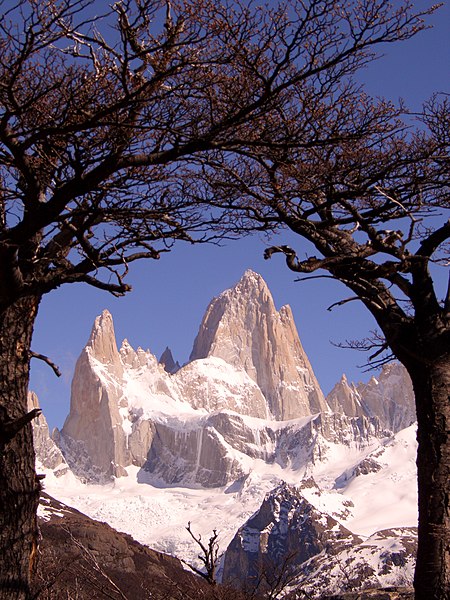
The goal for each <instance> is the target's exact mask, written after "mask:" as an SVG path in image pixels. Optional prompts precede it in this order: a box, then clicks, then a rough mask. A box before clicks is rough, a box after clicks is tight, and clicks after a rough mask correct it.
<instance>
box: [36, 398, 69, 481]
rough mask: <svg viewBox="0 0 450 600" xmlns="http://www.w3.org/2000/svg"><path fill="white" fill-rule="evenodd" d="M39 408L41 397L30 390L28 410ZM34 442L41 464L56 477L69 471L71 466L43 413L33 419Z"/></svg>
mask: <svg viewBox="0 0 450 600" xmlns="http://www.w3.org/2000/svg"><path fill="white" fill-rule="evenodd" d="M33 408H39V399H38V397H37V396H36V394H35V393H34V392H28V410H33ZM32 425H33V443H34V450H35V452H36V456H37V458H38V460H39V462H40V466H42V467H44V468H45V469H50V470H51V471H53V474H54V475H55V476H56V477H60V476H62V475H64V474H65V473H67V471H68V470H69V466H68V464H67V462H66V460H65V458H64V456H63V454H62V452H61V450H60V448H59V447H58V445H57V444H56V443H55V441H54V440H53V439H52V438H51V436H50V432H49V429H48V424H47V420H46V418H45V417H44V415H43V414H42V413H41V414H40V415H39V416H38V417H37V418H35V419H33V422H32Z"/></svg>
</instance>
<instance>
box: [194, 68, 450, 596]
mask: <svg viewBox="0 0 450 600" xmlns="http://www.w3.org/2000/svg"><path fill="white" fill-rule="evenodd" d="M291 100H292V102H293V103H296V102H297V103H299V102H301V103H302V106H303V108H304V114H303V115H302V116H300V117H297V116H296V117H295V118H294V119H289V118H288V117H286V119H285V121H284V123H285V127H286V137H287V139H289V140H290V144H289V145H285V146H283V147H280V148H258V149H252V150H251V151H250V152H248V153H247V156H246V159H245V160H244V159H241V160H240V162H239V163H238V162H236V163H235V164H234V165H230V164H228V165H226V166H224V168H223V172H222V174H221V175H220V176H217V174H215V175H213V176H212V178H211V180H210V181H209V182H208V185H209V186H210V187H209V190H208V192H207V193H205V189H204V188H203V189H202V190H200V183H196V182H192V183H191V193H192V196H193V197H198V198H200V197H203V199H204V200H206V197H207V196H208V197H209V199H210V202H213V203H217V205H220V206H222V207H226V208H227V209H228V210H230V211H233V210H234V211H236V212H240V213H241V214H242V215H243V217H242V218H243V219H245V220H246V226H247V227H249V223H251V222H253V223H254V225H255V229H258V228H260V227H261V226H262V225H268V224H270V226H274V225H275V224H276V225H278V227H279V231H280V233H281V232H283V231H285V230H288V231H289V232H291V233H294V234H296V235H297V236H298V240H299V248H297V249H294V248H292V247H290V246H288V245H282V244H281V245H277V246H271V247H269V248H267V249H266V251H265V258H267V259H270V258H271V257H272V256H273V255H274V254H277V253H278V254H282V255H284V257H285V260H286V263H287V266H288V267H289V269H291V270H292V271H294V272H296V273H299V274H301V277H300V278H299V279H298V281H305V280H312V279H317V278H324V277H326V278H331V279H334V280H337V281H340V282H342V283H343V284H345V286H347V288H349V289H350V290H351V292H352V296H350V297H345V298H344V299H342V300H338V301H336V302H334V303H333V304H332V305H331V307H330V309H331V308H333V307H337V306H341V305H343V304H346V303H348V302H351V301H356V300H358V301H361V302H362V303H363V304H364V305H365V307H366V308H367V309H368V310H369V311H370V312H371V314H372V315H373V317H374V318H375V320H376V322H377V324H378V326H379V329H380V331H379V332H375V334H374V335H373V336H372V337H371V338H366V339H365V340H364V341H362V342H356V343H354V342H353V343H350V344H349V345H350V346H356V347H358V348H359V349H366V350H369V351H371V356H370V363H371V364H380V363H382V362H383V361H385V360H386V359H390V358H392V357H396V358H397V359H398V360H399V361H400V362H401V363H403V365H404V366H405V367H406V369H407V371H408V373H409V375H410V377H411V379H412V383H413V387H414V393H415V400H416V409H417V420H418V434H417V438H418V442H419V446H418V457H417V465H418V489H419V543H418V554H417V567H416V574H415V592H416V598H417V599H418V600H428V599H441V600H443V599H444V598H447V597H448V594H449V593H450V508H449V506H450V500H449V491H450V441H449V435H450V402H449V394H450V391H449V390H450V353H449V350H450V279H449V284H448V286H447V287H446V291H445V289H443V290H442V291H439V290H440V286H441V285H442V280H443V279H444V280H445V279H446V275H447V273H448V267H449V245H448V244H449V242H448V240H449V238H450V218H449V217H450V210H449V209H450V195H449V189H450V188H449V175H450V157H449V143H450V138H449V133H448V132H449V123H450V101H449V97H448V96H445V95H440V96H436V97H434V98H433V99H432V100H431V101H430V102H429V103H427V105H426V106H425V107H424V111H423V115H422V117H421V120H420V122H419V123H417V121H416V125H415V126H414V122H413V121H412V117H410V116H408V115H407V114H406V113H405V114H404V116H403V120H402V119H400V114H399V113H396V111H395V109H394V108H393V107H391V106H390V105H389V104H387V103H385V102H383V101H374V100H372V99H370V98H368V97H366V96H365V95H364V94H363V93H362V91H361V89H360V88H358V86H356V85H355V84H354V83H353V82H352V81H351V79H350V80H349V79H347V78H344V79H343V80H341V79H340V80H339V81H335V82H334V83H333V84H330V86H329V88H328V90H327V92H326V93H325V92H322V93H321V95H320V98H314V96H313V95H311V97H305V90H304V89H303V88H302V89H298V90H296V95H295V98H292V99H291ZM411 128H412V129H411ZM346 137H347V139H345V138H346ZM314 138H315V139H325V138H328V142H327V143H324V144H323V146H322V147H319V146H317V145H314V144H311V145H308V144H307V143H304V142H305V141H308V140H309V139H311V140H312V139H314ZM250 170H252V171H253V173H254V182H255V183H254V185H252V186H249V185H248V183H247V182H248V180H247V179H246V175H247V172H248V171H250ZM204 173H205V175H206V174H211V171H210V170H208V167H207V166H206V165H205V169H204ZM199 177H201V176H200V175H199ZM201 183H202V184H204V183H205V178H203V179H202V180H201ZM202 194H203V196H202ZM301 240H302V241H301ZM442 275H444V277H442ZM444 287H445V283H444ZM441 294H442V296H441Z"/></svg>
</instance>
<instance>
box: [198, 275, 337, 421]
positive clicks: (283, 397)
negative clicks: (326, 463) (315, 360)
mask: <svg viewBox="0 0 450 600" xmlns="http://www.w3.org/2000/svg"><path fill="white" fill-rule="evenodd" d="M211 356H215V357H218V358H222V359H223V360H224V361H225V362H227V363H228V364H230V365H233V366H234V367H236V368H240V369H243V370H245V371H246V373H248V375H249V376H250V377H251V378H252V379H253V380H254V381H255V382H256V383H257V384H258V386H259V388H260V389H261V391H262V393H263V394H264V396H265V398H266V400H267V403H268V407H269V410H270V412H271V414H272V415H273V417H274V418H275V419H277V420H287V419H294V418H297V417H302V416H305V415H310V414H314V413H317V412H321V411H326V410H328V406H327V404H326V402H325V399H324V397H323V394H322V391H321V389H320V386H319V384H318V382H317V379H316V377H315V375H314V372H313V370H312V367H311V364H310V362H309V360H308V357H307V356H306V354H305V351H304V350H303V347H302V345H301V343H300V339H299V337H298V333H297V330H296V327H295V323H294V318H293V315H292V311H291V309H290V307H289V306H283V307H282V308H281V310H280V311H277V310H276V308H275V305H274V302H273V299H272V296H271V294H270V292H269V289H268V287H267V285H266V283H265V282H264V280H263V278H262V277H261V276H260V275H258V274H256V273H254V272H253V271H246V273H245V274H244V276H243V277H242V279H241V280H240V281H239V283H238V284H237V285H236V286H235V287H234V288H233V289H231V290H227V291H225V292H223V293H222V294H221V295H220V296H219V297H218V298H214V300H212V302H211V303H210V305H209V307H208V309H207V311H206V314H205V316H204V317H203V321H202V323H201V325H200V329H199V332H198V335H197V338H196V339H195V342H194V347H193V350H192V353H191V357H190V358H191V360H196V359H199V358H207V357H211Z"/></svg>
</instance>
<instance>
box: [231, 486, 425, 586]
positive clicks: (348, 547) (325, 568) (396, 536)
mask: <svg viewBox="0 0 450 600" xmlns="http://www.w3.org/2000/svg"><path fill="white" fill-rule="evenodd" d="M311 486H312V487H315V484H314V482H307V481H305V482H304V484H303V488H304V489H302V486H300V487H297V486H292V485H287V484H286V483H282V484H280V485H279V486H278V487H277V488H275V489H274V490H272V491H271V492H270V493H268V494H267V495H266V497H265V499H264V501H263V502H262V504H261V507H260V508H259V510H258V511H257V512H256V513H255V514H254V515H253V516H252V517H251V518H250V519H248V521H247V522H246V523H245V524H244V525H243V526H242V527H240V528H239V530H238V531H237V533H236V535H235V536H234V538H233V540H232V541H231V543H230V544H229V546H228V548H227V550H226V552H225V557H224V566H223V576H222V580H223V582H224V583H225V584H228V585H231V586H234V587H236V588H237V589H245V590H246V591H249V592H250V593H252V592H255V591H256V590H257V591H258V592H261V591H266V590H270V591H271V592H272V594H275V593H278V594H280V593H281V592H284V593H286V592H288V591H289V590H293V589H299V590H302V593H304V594H305V595H307V597H308V598H320V597H324V596H325V595H327V594H333V593H337V592H350V591H352V590H358V591H361V590H362V589H364V588H371V587H375V586H380V587H382V586H386V585H405V584H409V585H411V584H412V577H413V570H414V556H415V552H416V549H417V530H416V529H415V528H406V527H405V528H398V529H396V530H385V531H379V532H376V533H375V534H373V535H371V536H370V537H369V538H368V539H366V540H362V539H361V538H360V537H359V536H356V535H354V534H353V533H352V532H351V531H349V530H348V529H346V528H345V527H343V526H342V525H341V524H340V523H339V522H338V521H337V520H335V519H334V518H333V517H332V516H330V515H329V514H325V513H323V512H321V511H320V510H318V509H317V508H316V507H315V506H314V505H313V503H311V501H309V500H307V498H306V497H305V495H304V494H305V492H306V490H307V488H308V487H311ZM317 490H318V488H317ZM319 496H320V491H319Z"/></svg>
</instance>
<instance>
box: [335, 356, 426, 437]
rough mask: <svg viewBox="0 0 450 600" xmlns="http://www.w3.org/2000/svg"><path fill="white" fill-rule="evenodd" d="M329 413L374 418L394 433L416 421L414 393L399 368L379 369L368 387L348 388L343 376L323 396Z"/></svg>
mask: <svg viewBox="0 0 450 600" xmlns="http://www.w3.org/2000/svg"><path fill="white" fill-rule="evenodd" d="M327 402H328V405H329V406H330V409H331V410H332V411H333V412H335V413H343V414H345V415H349V416H355V417H359V416H366V417H374V416H376V417H378V418H379V419H380V423H381V424H382V426H383V427H385V428H386V429H389V430H391V431H393V432H394V433H396V432H397V431H400V430H401V429H404V428H405V427H409V426H410V425H411V424H412V423H414V421H415V420H416V411H415V401H414V391H413V387H412V383H411V379H410V377H409V375H408V373H407V371H406V369H405V367H403V365H401V364H400V363H395V362H394V363H389V364H386V365H383V367H382V369H381V371H380V373H379V374H378V375H377V377H371V379H370V380H369V382H368V383H359V384H358V385H355V384H354V383H351V384H349V383H348V381H347V378H346V377H345V375H343V376H342V379H341V380H340V381H339V382H338V383H337V384H336V385H335V386H334V388H333V389H332V390H331V392H330V393H329V394H328V396H327Z"/></svg>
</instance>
